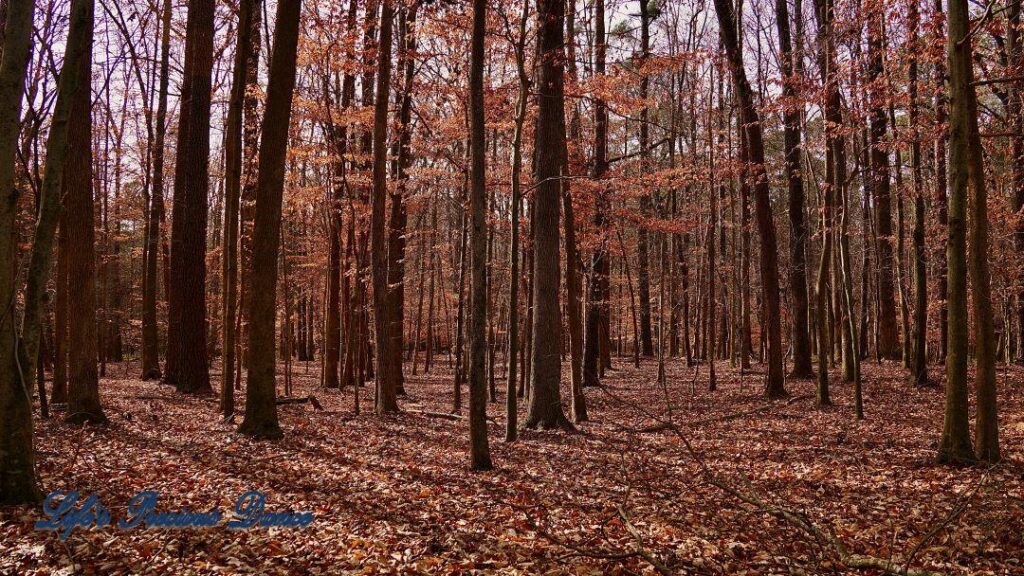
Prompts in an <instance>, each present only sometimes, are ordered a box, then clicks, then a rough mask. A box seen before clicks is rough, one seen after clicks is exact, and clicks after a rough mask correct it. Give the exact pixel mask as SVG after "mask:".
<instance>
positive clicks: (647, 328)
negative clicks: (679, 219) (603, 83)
mask: <svg viewBox="0 0 1024 576" xmlns="http://www.w3.org/2000/svg"><path fill="white" fill-rule="evenodd" d="M639 2H640V55H639V58H638V59H637V66H638V68H639V74H640V99H641V100H644V101H646V99H647V95H648V88H649V84H650V80H649V78H648V76H647V73H646V72H644V69H643V67H644V64H645V63H646V62H647V59H648V58H649V57H650V51H651V47H650V43H651V30H650V27H651V15H650V13H649V6H650V0H639ZM647 116H648V110H647V106H643V107H641V108H640V121H639V126H640V134H639V136H640V141H639V145H640V170H641V171H646V170H647V164H648V163H649V156H650V144H649V140H650V137H649V131H650V127H649V126H648V118H647ZM650 211H651V195H650V192H647V191H645V192H644V193H643V195H642V196H640V215H641V216H642V217H644V218H647V217H650ZM646 225H647V223H646V222H640V226H639V227H638V228H637V231H636V237H637V240H636V250H637V292H638V296H637V297H638V298H639V299H640V348H641V351H642V354H643V355H644V356H654V340H653V338H652V336H651V280H650V271H649V269H650V254H649V246H648V238H647V237H648V232H647V228H646Z"/></svg>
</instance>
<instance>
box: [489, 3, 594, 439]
mask: <svg viewBox="0 0 1024 576" xmlns="http://www.w3.org/2000/svg"><path fill="white" fill-rule="evenodd" d="M597 2H598V3H601V2H603V0H597ZM529 13H530V5H529V3H528V2H526V3H523V12H522V15H521V16H520V18H519V37H518V39H517V41H516V47H515V56H516V74H517V77H518V79H519V95H518V100H517V101H516V119H515V133H514V134H513V137H512V216H511V217H512V232H511V238H510V239H509V270H510V273H509V295H508V302H509V304H508V381H507V383H506V387H505V418H506V422H505V441H506V442H514V441H515V440H516V438H517V437H518V435H519V431H518V424H517V422H516V420H517V418H518V416H517V410H518V407H517V400H518V396H519V394H518V392H517V383H516V377H517V376H518V374H517V369H518V366H517V364H516V360H517V357H518V355H519V282H520V278H519V276H520V271H519V244H520V242H519V209H520V205H521V204H522V198H521V196H522V190H521V187H522V184H521V181H522V172H523V124H524V122H525V121H526V108H527V105H528V104H529V98H530V79H529V77H527V75H526V24H527V18H528V17H529ZM598 26H600V24H599V25H598Z"/></svg>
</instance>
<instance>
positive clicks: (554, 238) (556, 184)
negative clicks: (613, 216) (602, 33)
mask: <svg viewBox="0 0 1024 576" xmlns="http://www.w3.org/2000/svg"><path fill="white" fill-rule="evenodd" d="M564 26H565V1H564V0H538V2H537V54H538V58H539V59H540V71H539V81H538V86H539V87H540V88H539V92H538V94H537V127H536V130H535V141H534V142H535V143H534V153H535V155H536V159H535V161H534V169H535V173H536V177H535V180H536V182H537V185H536V190H535V192H534V207H533V210H532V211H531V212H532V213H533V295H532V298H533V325H532V332H533V336H532V343H531V346H532V350H531V354H530V356H531V361H532V367H531V370H530V371H531V375H532V381H531V387H530V405H529V410H528V412H527V416H526V427H527V428H566V429H571V428H572V424H571V423H570V422H569V420H568V419H567V418H566V417H565V413H564V412H563V411H562V397H561V391H560V384H561V372H562V367H561V361H560V353H559V351H560V349H561V341H562V338H561V331H562V320H561V310H560V309H559V305H558V296H559V294H558V293H559V289H560V287H559V276H560V273H559V272H560V271H559V267H560V266H559V258H558V231H559V201H560V199H561V194H562V186H561V182H560V181H559V179H560V177H561V170H562V166H563V164H564V158H563V155H564V151H565V92H564V78H563V75H564V68H565V67H564V61H565V35H564Z"/></svg>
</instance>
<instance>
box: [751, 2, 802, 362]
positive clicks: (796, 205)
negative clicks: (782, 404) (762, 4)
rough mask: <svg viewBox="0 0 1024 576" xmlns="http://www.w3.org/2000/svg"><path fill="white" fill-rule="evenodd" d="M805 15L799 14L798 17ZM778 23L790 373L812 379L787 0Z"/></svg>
mask: <svg viewBox="0 0 1024 576" xmlns="http://www.w3.org/2000/svg"><path fill="white" fill-rule="evenodd" d="M798 5H799V4H798ZM802 16H803V15H802V14H797V18H801V17H802ZM775 23H776V28H777V30H778V32H779V50H780V56H779V61H780V69H781V74H782V77H783V78H782V99H783V105H784V106H785V108H784V109H783V113H782V121H783V124H784V125H785V130H784V132H785V135H784V139H785V157H786V182H787V183H788V185H789V254H790V270H791V272H790V278H789V289H790V292H791V293H792V295H793V296H792V297H793V332H792V334H793V371H792V372H791V374H790V375H791V376H792V377H794V378H811V377H813V376H814V370H812V369H811V341H810V334H809V332H808V328H807V253H806V247H805V244H806V242H807V224H806V223H805V222H804V182H803V177H802V176H801V173H802V171H803V170H802V167H801V151H800V107H799V106H798V104H797V102H796V100H797V96H796V86H798V85H799V82H800V78H799V77H798V76H797V74H796V69H797V68H798V66H797V65H796V64H795V63H794V60H795V59H796V58H802V56H801V55H800V53H799V52H798V51H797V52H794V50H793V43H792V40H791V38H790V33H789V7H788V6H787V0H776V1H775ZM801 68H802V67H801ZM743 345H744V346H746V343H744V344H743ZM744 354H745V352H744Z"/></svg>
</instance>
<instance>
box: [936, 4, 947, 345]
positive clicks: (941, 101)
mask: <svg viewBox="0 0 1024 576" xmlns="http://www.w3.org/2000/svg"><path fill="white" fill-rule="evenodd" d="M935 14H936V20H937V21H938V23H939V25H938V26H936V28H937V30H936V31H935V32H936V34H938V35H939V36H940V37H941V36H942V32H943V30H942V25H941V24H942V18H939V17H938V16H941V15H942V0H935ZM944 64H945V63H944V62H943V59H942V58H939V59H937V61H936V62H935V65H934V66H933V70H932V77H933V78H934V81H935V82H936V83H937V84H938V85H939V86H944V85H945V82H946V66H945V65H944ZM933 107H934V110H935V120H934V122H935V126H936V127H937V128H938V130H937V132H938V134H937V136H936V138H935V145H934V147H933V148H932V153H933V156H934V162H935V199H934V202H935V207H936V208H937V210H936V213H937V214H936V216H937V218H936V219H937V220H938V224H939V229H940V233H939V237H940V239H941V238H944V237H945V236H947V234H946V232H947V228H948V220H949V218H948V209H949V200H948V198H947V190H946V189H947V187H948V182H947V178H946V140H947V136H948V127H947V125H946V91H945V90H936V91H935V99H934V103H933ZM941 241H942V251H941V252H940V254H944V253H945V252H946V246H945V240H941ZM935 275H936V276H937V277H938V278H937V280H938V282H937V284H938V286H937V287H936V300H937V302H936V304H937V305H938V308H939V310H938V312H939V353H938V356H939V358H940V359H943V360H945V359H946V352H947V350H948V349H949V306H948V292H949V291H948V280H947V274H946V258H943V257H940V258H938V259H937V260H936V262H935Z"/></svg>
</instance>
